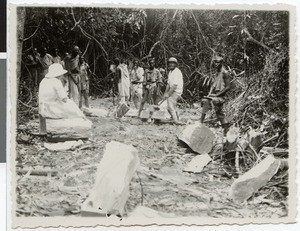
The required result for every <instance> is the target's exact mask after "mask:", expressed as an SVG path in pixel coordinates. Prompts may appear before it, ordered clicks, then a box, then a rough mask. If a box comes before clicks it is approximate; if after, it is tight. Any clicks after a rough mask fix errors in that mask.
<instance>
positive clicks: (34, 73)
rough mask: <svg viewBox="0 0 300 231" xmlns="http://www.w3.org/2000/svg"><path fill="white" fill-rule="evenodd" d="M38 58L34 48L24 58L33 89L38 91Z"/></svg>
mask: <svg viewBox="0 0 300 231" xmlns="http://www.w3.org/2000/svg"><path fill="white" fill-rule="evenodd" d="M38 56H39V53H38V52H37V49H36V48H33V49H32V51H31V52H30V53H29V54H28V55H27V56H26V65H27V66H28V70H29V73H30V77H31V80H32V87H33V89H38Z"/></svg>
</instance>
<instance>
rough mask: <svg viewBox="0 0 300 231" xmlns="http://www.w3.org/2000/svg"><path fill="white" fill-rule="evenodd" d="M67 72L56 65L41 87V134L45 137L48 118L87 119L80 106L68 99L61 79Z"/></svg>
mask: <svg viewBox="0 0 300 231" xmlns="http://www.w3.org/2000/svg"><path fill="white" fill-rule="evenodd" d="M66 73H67V70H64V69H63V67H62V65H61V64H59V63H54V64H52V65H50V66H49V71H48V73H47V74H46V75H45V78H44V79H43V80H42V81H41V83H40V86H39V115H40V134H42V135H45V134H46V133H47V131H46V118H51V119H67V118H85V116H84V114H83V113H82V112H81V111H80V109H79V108H78V106H77V105H76V104H75V103H74V102H73V101H72V100H70V99H69V98H68V95H67V92H66V91H65V89H64V87H63V85H62V82H61V79H62V78H63V76H64V74H66Z"/></svg>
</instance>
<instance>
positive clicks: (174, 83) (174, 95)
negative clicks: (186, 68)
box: [164, 57, 183, 124]
mask: <svg viewBox="0 0 300 231" xmlns="http://www.w3.org/2000/svg"><path fill="white" fill-rule="evenodd" d="M177 65H178V61H177V59H176V58H174V57H172V58H170V59H169V60H168V67H169V70H170V71H169V74H168V85H167V88H166V91H165V94H164V99H166V100H167V103H168V111H169V113H170V114H171V116H172V119H173V120H174V122H175V123H176V124H180V122H179V118H178V113H177V110H176V104H177V100H178V98H179V97H180V96H181V94H182V91H183V76H182V73H181V71H180V70H179V68H178V67H177Z"/></svg>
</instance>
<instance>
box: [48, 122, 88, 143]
mask: <svg viewBox="0 0 300 231" xmlns="http://www.w3.org/2000/svg"><path fill="white" fill-rule="evenodd" d="M46 123H47V136H48V140H49V141H52V142H59V141H67V140H79V139H83V140H84V139H88V138H89V137H90V136H91V130H92V122H91V121H90V120H88V119H83V118H75V119H47V120H46Z"/></svg>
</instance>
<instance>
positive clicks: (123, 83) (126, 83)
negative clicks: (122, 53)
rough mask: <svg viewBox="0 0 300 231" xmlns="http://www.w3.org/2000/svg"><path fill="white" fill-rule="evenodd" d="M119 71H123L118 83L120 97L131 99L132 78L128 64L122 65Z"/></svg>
mask: <svg viewBox="0 0 300 231" xmlns="http://www.w3.org/2000/svg"><path fill="white" fill-rule="evenodd" d="M117 69H119V70H120V71H121V79H120V80H119V83H118V89H119V94H120V97H121V98H122V97H129V89H130V78H129V72H128V69H127V65H126V64H120V65H119V66H118V67H117Z"/></svg>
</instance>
